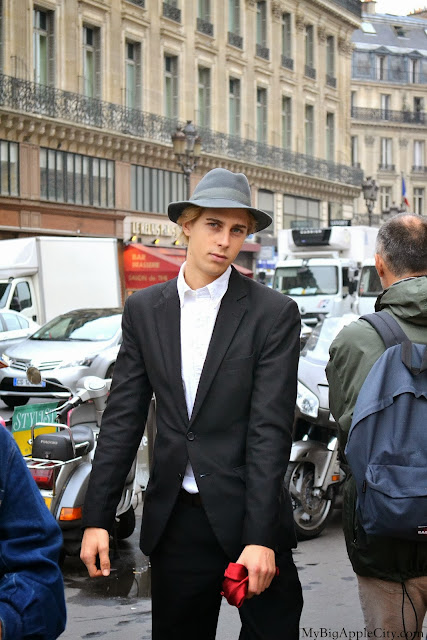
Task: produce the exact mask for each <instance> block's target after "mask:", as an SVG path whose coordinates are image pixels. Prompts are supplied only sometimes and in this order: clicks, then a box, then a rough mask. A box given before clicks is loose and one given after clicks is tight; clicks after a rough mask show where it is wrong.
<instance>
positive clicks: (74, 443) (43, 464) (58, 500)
mask: <svg viewBox="0 0 427 640" xmlns="http://www.w3.org/2000/svg"><path fill="white" fill-rule="evenodd" d="M27 377H28V379H29V380H30V382H31V383H32V384H39V383H40V381H41V375H40V372H39V371H38V370H37V369H36V368H35V367H29V368H28V370H27ZM110 386H111V379H106V380H103V379H101V378H97V377H96V376H86V377H84V378H82V379H81V381H80V382H79V386H78V389H77V392H76V394H75V395H73V396H72V397H71V398H69V399H68V400H67V401H66V402H65V403H64V404H62V405H61V406H59V407H57V408H56V409H52V411H54V412H55V413H56V416H57V419H59V420H61V421H62V422H59V423H53V424H52V423H48V422H46V423H44V422H42V423H36V424H33V425H32V427H31V445H32V451H31V455H30V456H24V459H25V460H26V463H27V467H28V469H29V470H30V473H31V475H32V476H33V479H34V480H35V482H36V484H37V486H38V487H39V489H40V492H41V494H42V496H43V498H44V501H45V503H46V505H47V507H48V508H49V510H50V512H51V513H52V514H53V516H54V517H55V519H56V521H57V522H58V524H59V526H60V527H61V530H62V534H63V540H64V546H63V551H64V554H65V555H76V554H78V553H79V551H80V545H81V538H82V530H81V519H82V508H83V503H84V499H85V496H86V491H87V487H88V483H89V477H90V472H91V469H92V461H93V457H94V453H95V449H96V441H97V437H98V434H99V429H100V425H101V419H102V414H103V412H104V409H105V406H106V401H107V397H108V393H109V390H110ZM61 387H62V385H61ZM48 413H51V412H50V411H49V412H48V411H47V412H46V414H48ZM47 428H49V430H50V431H52V428H54V429H56V430H55V431H54V432H49V433H46V432H45V431H46V430H47ZM40 429H43V433H39V434H37V431H38V430H40ZM137 458H138V456H137ZM137 458H135V460H134V462H133V464H132V467H131V469H130V471H129V473H128V476H127V478H126V481H125V485H124V488H123V492H122V496H121V500H120V503H119V505H118V507H117V510H116V519H115V524H114V528H113V537H114V540H115V541H117V540H118V539H120V540H123V539H125V538H128V537H129V536H130V535H131V534H132V533H133V531H134V529H135V511H134V509H135V508H136V507H137V505H138V504H139V503H140V502H141V501H142V487H141V486H140V485H139V483H138V482H137Z"/></svg>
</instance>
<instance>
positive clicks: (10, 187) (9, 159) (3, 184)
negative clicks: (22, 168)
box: [0, 140, 19, 196]
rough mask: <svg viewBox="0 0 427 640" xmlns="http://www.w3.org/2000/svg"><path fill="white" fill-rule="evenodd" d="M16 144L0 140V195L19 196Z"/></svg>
mask: <svg viewBox="0 0 427 640" xmlns="http://www.w3.org/2000/svg"><path fill="white" fill-rule="evenodd" d="M18 149H19V147H18V144H17V143H16V142H7V141H6V140H0V193H1V195H2V196H18V195H19V153H18Z"/></svg>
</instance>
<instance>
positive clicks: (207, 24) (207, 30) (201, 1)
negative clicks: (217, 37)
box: [197, 0, 214, 37]
mask: <svg viewBox="0 0 427 640" xmlns="http://www.w3.org/2000/svg"><path fill="white" fill-rule="evenodd" d="M210 5H211V3H210V0H198V4H197V31H200V32H201V33H204V34H206V35H207V36H211V37H213V34H214V31H213V24H212V22H211V6H210Z"/></svg>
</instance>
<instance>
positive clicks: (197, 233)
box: [182, 209, 249, 288]
mask: <svg viewBox="0 0 427 640" xmlns="http://www.w3.org/2000/svg"><path fill="white" fill-rule="evenodd" d="M248 225H249V214H248V212H247V211H246V210H245V209H205V210H204V211H203V213H202V214H201V215H200V216H199V218H197V220H193V221H191V222H184V224H183V225H182V229H183V231H184V233H185V235H186V236H187V237H188V251H187V264H186V270H185V279H186V281H187V283H188V284H189V286H190V287H192V288H200V287H203V286H206V285H207V284H209V283H210V282H213V281H214V280H215V279H216V278H218V277H219V276H221V275H222V274H223V273H224V271H226V269H227V268H228V266H229V265H230V264H231V263H232V262H233V260H235V258H236V257H237V254H238V253H239V251H240V249H241V248H242V245H243V243H244V241H245V239H246V236H247V234H248ZM187 276H188V277H187ZM191 280H192V281H193V284H195V285H196V286H193V284H192V283H191Z"/></svg>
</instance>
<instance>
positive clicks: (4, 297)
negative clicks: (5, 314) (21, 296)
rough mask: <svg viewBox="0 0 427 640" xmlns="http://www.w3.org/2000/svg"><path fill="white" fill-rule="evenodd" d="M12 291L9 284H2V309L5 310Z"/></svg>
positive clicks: (0, 302) (0, 307)
mask: <svg viewBox="0 0 427 640" xmlns="http://www.w3.org/2000/svg"><path fill="white" fill-rule="evenodd" d="M9 291H10V283H9V282H0V309H3V308H4V306H5V304H6V300H7V296H8V295H9Z"/></svg>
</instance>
